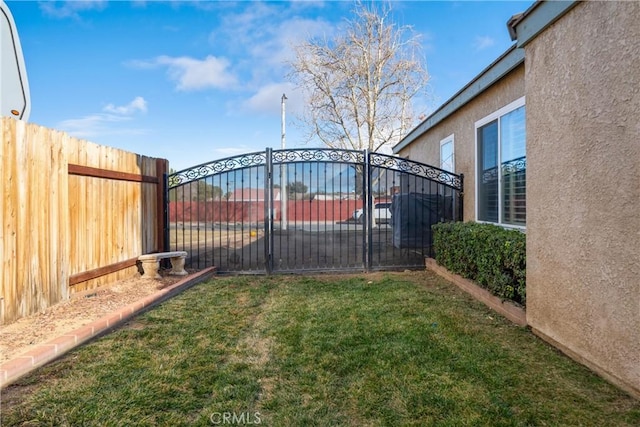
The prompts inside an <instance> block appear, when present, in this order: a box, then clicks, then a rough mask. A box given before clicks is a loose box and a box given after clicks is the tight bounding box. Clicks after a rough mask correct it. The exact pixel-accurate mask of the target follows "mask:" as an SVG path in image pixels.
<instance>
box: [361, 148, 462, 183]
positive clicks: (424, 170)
mask: <svg viewBox="0 0 640 427" xmlns="http://www.w3.org/2000/svg"><path fill="white" fill-rule="evenodd" d="M369 157H370V159H371V160H370V162H371V166H377V167H381V168H385V169H391V170H395V171H399V172H408V173H411V174H413V175H417V176H422V177H424V178H427V179H430V180H432V181H436V182H439V183H442V184H445V185H448V186H449V187H453V188H455V189H457V190H461V189H462V179H461V177H460V175H456V174H455V173H451V172H447V171H446V170H443V169H439V168H436V167H434V166H431V165H427V164H425V163H420V162H416V161H413V160H409V159H402V158H400V157H394V156H389V155H386V154H380V153H371V155H370V156H369Z"/></svg>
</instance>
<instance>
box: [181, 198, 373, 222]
mask: <svg viewBox="0 0 640 427" xmlns="http://www.w3.org/2000/svg"><path fill="white" fill-rule="evenodd" d="M273 203H274V221H280V219H281V214H282V211H281V209H280V205H281V202H280V201H274V202H273ZM264 205H265V202H264V201H227V200H214V201H208V202H197V201H194V202H169V221H170V222H177V221H178V222H262V221H264V219H265V206H264ZM361 207H362V200H290V201H288V202H287V220H288V221H334V222H335V221H346V220H348V219H350V218H351V217H352V215H353V211H354V210H356V209H360V208H361Z"/></svg>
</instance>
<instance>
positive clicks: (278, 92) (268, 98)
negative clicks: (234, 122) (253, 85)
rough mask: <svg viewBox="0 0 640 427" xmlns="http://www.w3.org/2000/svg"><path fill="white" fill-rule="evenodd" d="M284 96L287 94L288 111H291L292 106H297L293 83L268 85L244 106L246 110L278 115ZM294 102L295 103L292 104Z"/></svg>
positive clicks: (259, 90)
mask: <svg viewBox="0 0 640 427" xmlns="http://www.w3.org/2000/svg"><path fill="white" fill-rule="evenodd" d="M282 94H286V96H287V103H286V104H285V105H286V107H287V110H290V109H291V107H292V104H293V105H295V100H296V98H297V97H294V96H293V94H294V87H293V85H292V84H291V83H271V84H267V85H265V86H263V87H261V88H260V89H258V91H257V92H256V93H255V95H253V96H252V97H251V98H249V99H248V100H246V101H245V102H244V104H243V107H244V109H246V110H250V111H256V112H261V113H277V112H280V110H281V108H282V107H281V105H282ZM291 97H293V98H294V99H290V98H291ZM292 101H293V102H292Z"/></svg>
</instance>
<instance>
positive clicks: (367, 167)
mask: <svg viewBox="0 0 640 427" xmlns="http://www.w3.org/2000/svg"><path fill="white" fill-rule="evenodd" d="M370 156H371V153H370V151H369V149H368V148H367V149H365V150H364V173H363V175H364V182H363V187H362V188H363V193H364V210H363V215H364V224H365V226H364V227H365V230H364V233H363V239H364V251H365V255H364V261H365V264H364V266H365V270H366V271H371V256H372V254H373V250H372V249H373V248H372V247H371V240H372V238H373V230H372V225H371V224H372V222H371V211H372V209H373V204H372V203H371V157H370Z"/></svg>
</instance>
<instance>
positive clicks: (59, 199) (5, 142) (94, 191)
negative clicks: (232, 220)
mask: <svg viewBox="0 0 640 427" xmlns="http://www.w3.org/2000/svg"><path fill="white" fill-rule="evenodd" d="M0 124H1V138H2V139H1V141H0V177H1V178H2V182H1V183H0V224H1V225H2V227H1V228H0V267H1V270H2V271H0V280H1V283H0V324H5V323H9V322H12V321H14V320H16V319H18V318H20V317H22V316H26V315H29V314H32V313H35V312H37V311H40V310H42V309H44V308H46V307H48V306H50V305H53V304H55V303H57V302H59V301H61V300H64V299H67V298H69V297H70V294H71V292H78V291H81V290H85V289H91V288H94V287H98V286H104V285H107V284H109V283H110V282H112V281H114V280H117V279H121V278H124V277H127V276H129V275H131V274H134V273H135V272H136V271H137V269H136V266H135V262H133V261H132V260H135V259H136V258H137V257H138V256H139V255H141V254H142V253H145V252H152V251H154V250H156V249H157V244H158V242H159V236H158V230H159V228H158V225H157V221H158V213H159V212H160V211H161V209H160V207H158V206H157V203H158V202H159V201H160V202H161V200H158V197H157V194H158V191H159V190H158V188H157V187H158V186H161V185H162V183H161V179H159V178H158V174H157V165H158V164H160V163H163V162H164V163H166V160H161V161H160V160H158V159H155V158H152V157H145V156H141V155H138V154H135V153H130V152H126V151H123V150H119V149H116V148H112V147H105V146H100V145H97V144H94V143H91V142H88V141H83V140H79V139H77V138H73V137H70V136H69V135H67V134H65V133H63V132H59V131H55V130H51V129H46V128H43V127H41V126H37V125H34V124H27V123H24V122H21V121H17V120H14V119H10V118H1V119H0ZM70 282H71V283H73V284H74V286H73V288H70V286H69V285H70Z"/></svg>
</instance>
